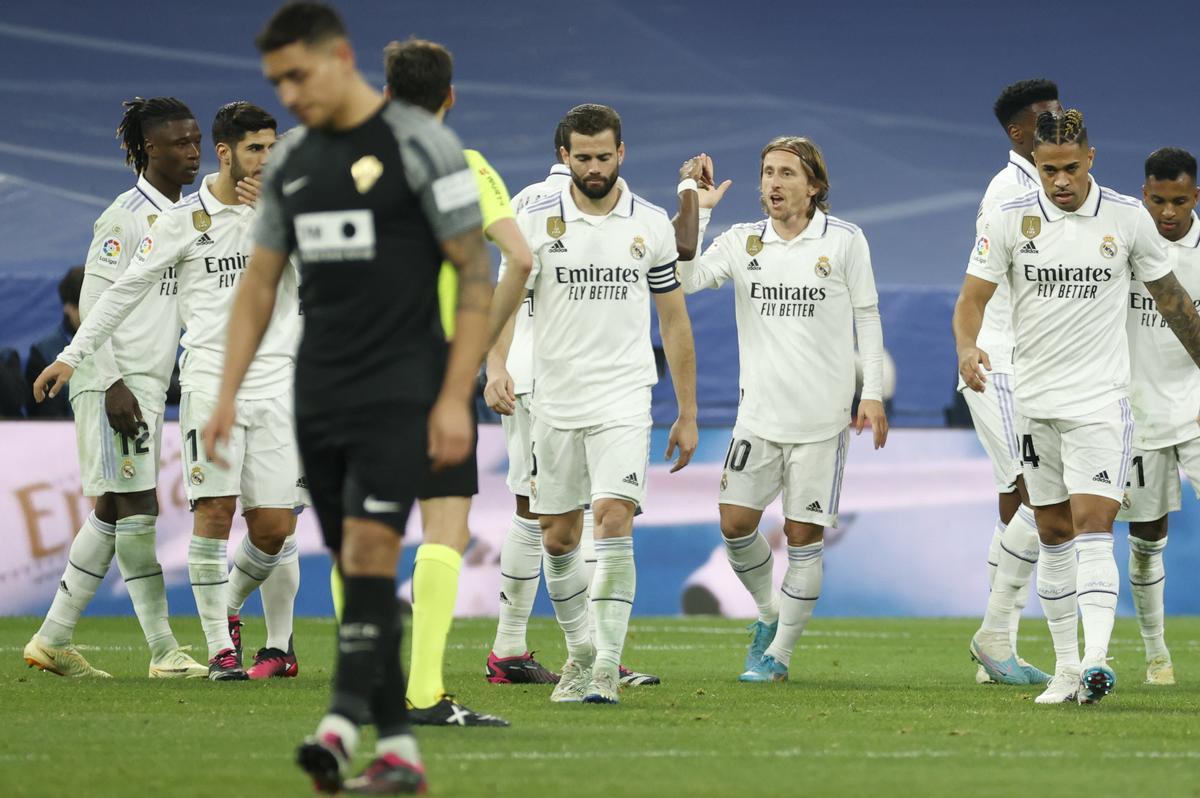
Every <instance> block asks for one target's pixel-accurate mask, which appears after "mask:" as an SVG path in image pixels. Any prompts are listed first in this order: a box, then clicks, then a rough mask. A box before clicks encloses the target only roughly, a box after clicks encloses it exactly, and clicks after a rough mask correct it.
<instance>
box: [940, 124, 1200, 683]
mask: <svg viewBox="0 0 1200 798" xmlns="http://www.w3.org/2000/svg"><path fill="white" fill-rule="evenodd" d="M1036 137H1037V146H1036V148H1035V149H1034V159H1035V161H1036V163H1037V166H1038V175H1039V177H1040V178H1041V183H1042V187H1041V189H1040V190H1036V191H1030V192H1029V193H1027V194H1023V195H1021V196H1020V197H1017V198H1016V199H1013V200H1009V201H1008V202H1005V203H1002V204H1001V205H999V206H998V207H997V208H995V209H994V210H992V211H991V212H990V213H989V214H988V215H987V217H986V218H985V220H984V225H983V229H982V233H981V234H980V235H979V237H978V238H977V239H976V242H975V248H974V251H973V253H972V255H971V258H970V262H969V265H968V267H967V276H966V280H965V282H964V285H963V290H962V294H961V296H960V299H959V302H958V305H957V307H956V308H955V313H954V333H955V339H956V343H957V346H958V355H959V373H960V374H961V375H962V377H963V380H964V381H965V382H966V383H967V387H969V388H970V389H971V390H974V391H982V390H983V389H984V387H985V385H986V384H987V382H988V377H987V375H986V374H985V373H984V370H985V369H987V368H988V367H989V366H990V359H989V354H988V353H987V352H986V351H985V350H983V349H982V348H980V347H979V346H978V344H977V336H978V335H979V330H980V326H981V322H982V317H983V313H984V308H985V307H986V305H987V302H988V300H989V299H990V298H991V295H992V294H993V293H994V291H995V286H996V284H997V283H999V282H1002V281H1005V282H1007V283H1008V284H1009V287H1010V289H1011V292H1012V303H1013V328H1014V332H1015V337H1016V350H1015V353H1016V355H1015V356H1016V363H1015V368H1016V374H1017V377H1018V381H1017V385H1016V391H1015V393H1014V399H1015V401H1016V410H1017V432H1018V434H1020V436H1021V445H1020V451H1021V465H1022V470H1023V472H1024V476H1025V482H1026V486H1027V487H1028V489H1029V498H1030V501H1031V503H1032V504H1033V506H1034V508H1035V516H1036V520H1037V526H1038V535H1039V537H1040V539H1041V551H1040V553H1039V557H1038V576H1037V580H1038V583H1037V584H1038V596H1039V598H1040V599H1041V602H1042V609H1043V611H1044V612H1045V615H1046V619H1047V623H1048V626H1049V627H1050V636H1051V638H1052V639H1053V642H1054V651H1055V655H1056V663H1055V670H1054V677H1053V678H1052V679H1051V680H1050V683H1049V685H1047V687H1046V690H1045V692H1043V693H1042V694H1041V695H1040V696H1038V698H1037V699H1036V701H1037V703H1038V704H1055V703H1062V702H1064V701H1076V700H1078V702H1079V703H1081V704H1091V703H1096V702H1098V701H1100V700H1101V699H1102V698H1103V697H1104V696H1106V695H1107V694H1108V693H1110V692H1111V691H1112V689H1113V687H1114V685H1115V683H1116V674H1115V673H1114V671H1113V669H1112V668H1111V666H1109V664H1108V661H1107V655H1108V644H1109V639H1110V637H1111V636H1112V627H1113V620H1114V617H1115V613H1116V606H1117V592H1118V586H1119V585H1118V576H1117V563H1116V561H1115V560H1114V559H1113V540H1112V525H1113V520H1114V519H1115V518H1116V515H1117V511H1118V510H1119V509H1120V506H1121V500H1122V499H1123V498H1124V495H1125V481H1126V474H1127V471H1128V468H1129V461H1130V448H1131V446H1132V442H1133V414H1132V412H1131V409H1130V406H1129V398H1128V397H1129V374H1130V371H1129V348H1128V337H1127V334H1126V331H1125V320H1126V313H1127V310H1126V308H1127V305H1128V303H1129V280H1130V272H1131V271H1134V272H1136V273H1137V275H1138V277H1139V278H1141V280H1142V281H1143V283H1144V285H1145V286H1146V289H1147V290H1148V291H1149V293H1150V295H1151V296H1152V297H1153V298H1154V301H1155V303H1156V305H1157V307H1158V311H1159V313H1160V314H1161V315H1162V317H1163V319H1164V320H1165V321H1166V323H1167V324H1168V325H1169V326H1170V327H1171V329H1172V331H1173V332H1174V333H1175V334H1176V335H1177V336H1178V338H1179V340H1180V341H1181V342H1182V343H1183V345H1184V347H1185V349H1186V350H1187V352H1188V354H1189V356H1190V357H1191V359H1192V360H1193V362H1198V363H1200V316H1198V315H1197V314H1196V309H1195V307H1194V306H1193V305H1192V300H1191V298H1190V297H1189V296H1188V294H1187V291H1185V290H1184V289H1183V287H1182V286H1181V285H1180V284H1179V280H1178V278H1176V277H1175V275H1174V274H1173V273H1172V271H1171V267H1172V264H1173V263H1174V262H1175V260H1176V258H1175V256H1174V254H1173V253H1171V252H1169V251H1168V250H1167V249H1166V247H1165V246H1164V242H1163V240H1162V238H1161V236H1160V235H1159V234H1158V232H1157V231H1156V230H1155V229H1154V224H1153V222H1152V220H1151V219H1150V217H1149V215H1148V214H1147V213H1146V211H1145V209H1144V208H1142V207H1141V203H1140V202H1138V201H1137V200H1135V199H1133V198H1132V197H1126V196H1123V195H1121V194H1118V193H1116V192H1115V191H1110V190H1109V189H1106V188H1102V187H1101V186H1100V185H1098V184H1097V183H1096V182H1095V181H1094V180H1093V179H1092V178H1091V176H1090V174H1089V171H1090V169H1091V165H1092V161H1093V158H1094V157H1095V150H1093V149H1091V148H1090V147H1089V146H1088V137H1087V129H1086V128H1085V127H1084V122H1083V115H1082V114H1081V113H1080V112H1079V111H1077V110H1075V109H1069V110H1067V111H1066V112H1065V113H1063V114H1060V115H1056V114H1052V113H1050V112H1048V111H1047V112H1044V113H1042V114H1040V115H1039V116H1038V119H1037V127H1036ZM1078 616H1082V620H1083V634H1084V653H1083V659H1082V661H1081V660H1080V657H1079V641H1078Z"/></svg>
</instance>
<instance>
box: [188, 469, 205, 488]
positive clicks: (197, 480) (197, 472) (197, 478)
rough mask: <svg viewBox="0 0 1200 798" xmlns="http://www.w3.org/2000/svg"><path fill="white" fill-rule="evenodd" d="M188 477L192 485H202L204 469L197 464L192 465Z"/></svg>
mask: <svg viewBox="0 0 1200 798" xmlns="http://www.w3.org/2000/svg"><path fill="white" fill-rule="evenodd" d="M189 478H190V479H191V481H192V484H193V485H203V484H204V469H203V468H201V467H200V466H198V465H197V466H192V473H191V476H190V477H189Z"/></svg>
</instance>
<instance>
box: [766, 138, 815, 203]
mask: <svg viewBox="0 0 1200 798" xmlns="http://www.w3.org/2000/svg"><path fill="white" fill-rule="evenodd" d="M775 150H783V151H784V152H790V153H792V154H793V155H795V156H796V157H797V158H799V159H800V163H801V165H802V166H803V167H804V173H805V174H806V175H808V182H810V183H812V184H813V185H815V186H816V187H817V193H816V194H814V195H813V196H812V202H811V203H809V206H808V218H810V219H811V218H812V217H813V214H814V213H816V210H817V208H820V209H821V210H822V211H828V210H829V169H828V168H827V167H826V166H825V156H824V155H822V154H821V148H820V147H818V146H817V145H816V144H814V143H813V142H812V140H811V139H808V138H806V137H804V136H776V137H775V138H773V139H771V140H770V141H768V142H767V146H765V147H763V151H762V156H761V157H760V158H759V166H758V173H759V175H760V176H761V175H762V165H763V162H764V161H766V159H767V153H769V152H774V151H775Z"/></svg>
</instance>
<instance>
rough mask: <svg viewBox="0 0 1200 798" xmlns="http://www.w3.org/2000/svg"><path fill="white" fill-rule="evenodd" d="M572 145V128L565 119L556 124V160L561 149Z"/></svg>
mask: <svg viewBox="0 0 1200 798" xmlns="http://www.w3.org/2000/svg"><path fill="white" fill-rule="evenodd" d="M570 146H571V128H570V127H569V126H568V125H567V121H566V119H563V120H562V121H560V122H559V123H558V124H557V125H555V126H554V160H556V161H557V160H558V153H559V150H565V149H567V148H568V147H570Z"/></svg>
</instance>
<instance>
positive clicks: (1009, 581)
mask: <svg viewBox="0 0 1200 798" xmlns="http://www.w3.org/2000/svg"><path fill="white" fill-rule="evenodd" d="M1060 110H1061V106H1060V105H1059V103H1058V86H1056V85H1055V84H1054V83H1053V82H1052V81H1049V80H1046V79H1044V78H1035V79H1033V80H1022V81H1018V82H1017V83H1013V84H1012V85H1010V86H1006V87H1005V88H1004V90H1003V91H1002V92H1000V96H999V97H998V98H997V99H996V103H995V105H994V106H993V111H994V112H995V115H996V120H997V121H998V122H999V123H1000V125H1001V127H1003V128H1004V131H1005V133H1007V135H1008V140H1009V145H1010V149H1009V152H1008V163H1007V164H1006V165H1005V167H1004V168H1003V169H1001V170H1000V171H999V172H998V173H996V176H995V177H993V178H992V181H991V182H990V183H989V184H988V187H987V191H986V192H984V195H983V201H982V202H980V203H979V213H978V214H977V215H976V217H975V235H976V236H978V235H980V234H981V233H982V232H983V231H982V227H983V220H984V218H985V217H986V215H987V214H988V213H989V212H990V211H991V210H992V209H993V208H995V207H996V206H997V205H999V204H1000V203H1002V202H1004V201H1005V200H1009V199H1012V198H1014V197H1017V196H1020V195H1021V194H1025V193H1027V192H1029V191H1032V190H1033V189H1036V188H1037V187H1038V176H1037V167H1035V166H1034V165H1033V144H1034V129H1033V128H1034V123H1035V122H1036V121H1037V115H1038V114H1040V113H1041V112H1043V111H1053V112H1055V113H1057V112H1058V111H1060ZM978 343H979V347H980V348H981V349H983V350H985V351H986V352H987V353H988V355H989V357H990V358H991V364H992V365H991V372H990V374H991V380H990V382H991V385H990V386H989V388H988V389H987V390H985V391H984V392H983V393H977V392H975V391H968V390H967V384H966V383H965V382H963V380H962V378H961V377H960V378H959V380H958V390H959V391H960V392H961V393H962V395H963V399H964V400H965V401H966V404H967V408H968V409H969V410H970V411H971V420H972V422H973V423H974V425H975V434H976V435H978V436H979V442H980V443H981V444H983V449H984V451H985V452H987V455H988V459H989V460H991V462H992V474H993V477H994V479H995V485H996V493H997V494H998V495H999V497H1000V498H999V506H1000V518H999V520H997V522H996V525H995V528H994V529H993V531H992V538H991V543H990V544H989V545H988V557H987V564H988V587H989V588H990V589H991V593H990V594H989V596H988V608H987V612H986V613H985V614H984V617H983V625H982V628H981V629H980V630H979V631H978V632H977V633H976V634H975V636H974V637H973V639H972V641H971V656H972V657H973V658H974V659H976V660H978V661H979V662H980V665H979V666H978V669H977V671H976V678H975V681H977V682H979V683H980V684H985V683H1001V684H1045V683H1046V682H1048V681H1049V680H1050V676H1049V674H1046V673H1044V672H1042V671H1041V670H1040V669H1038V668H1035V667H1034V666H1032V665H1030V664H1029V663H1027V662H1025V661H1024V660H1022V659H1021V658H1020V657H1019V656H1018V655H1017V625H1018V624H1019V623H1020V620H1021V611H1022V610H1023V609H1024V608H1025V604H1026V602H1027V601H1028V599H1029V580H1030V578H1031V577H1032V576H1033V569H1034V566H1035V565H1036V564H1037V557H1038V536H1037V524H1036V522H1035V521H1034V517H1033V510H1032V509H1030V507H1029V505H1028V494H1027V492H1026V491H1025V481H1024V478H1023V477H1022V476H1021V458H1020V457H1019V456H1018V454H1017V433H1016V428H1015V423H1014V420H1013V414H1014V409H1013V402H1012V392H1013V363H1012V361H1013V358H1012V352H1013V347H1014V343H1013V331H1012V303H1011V302H1009V297H1008V286H1007V285H1005V284H1004V283H1000V284H998V285H997V286H996V293H995V294H993V295H992V298H991V299H990V300H989V301H988V304H987V309H986V310H984V312H983V327H982V328H981V329H980V331H979V342H978ZM1012 660H1015V661H1016V662H1017V665H1016V667H1012V666H1011V664H1010V666H1009V667H1007V668H1004V667H1002V666H1001V664H1002V663H1010V662H1011V661H1012Z"/></svg>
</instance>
